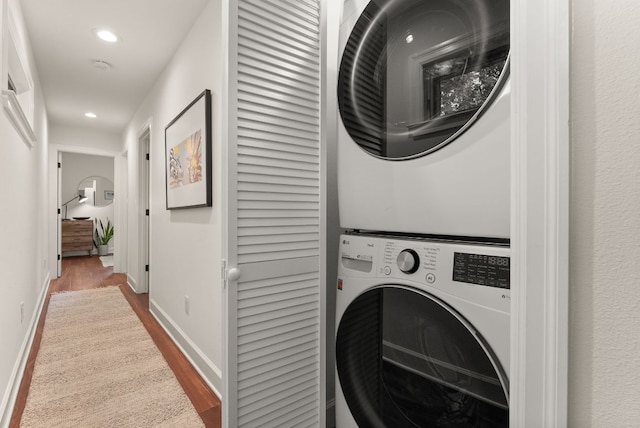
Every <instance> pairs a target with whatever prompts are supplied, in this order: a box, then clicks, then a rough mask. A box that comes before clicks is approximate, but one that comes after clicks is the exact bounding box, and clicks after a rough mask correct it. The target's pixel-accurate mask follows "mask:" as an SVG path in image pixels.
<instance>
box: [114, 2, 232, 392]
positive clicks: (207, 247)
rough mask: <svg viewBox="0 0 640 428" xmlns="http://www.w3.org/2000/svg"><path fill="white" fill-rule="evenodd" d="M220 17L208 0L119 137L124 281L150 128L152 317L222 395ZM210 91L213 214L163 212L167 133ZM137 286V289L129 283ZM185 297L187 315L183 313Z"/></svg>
mask: <svg viewBox="0 0 640 428" xmlns="http://www.w3.org/2000/svg"><path fill="white" fill-rule="evenodd" d="M220 28H221V10H220V2H219V1H217V0H212V1H210V2H209V3H208V5H207V6H205V8H204V10H203V12H202V13H201V15H200V17H199V19H198V20H197V22H195V23H194V25H193V26H192V30H191V32H190V33H189V35H188V36H187V37H186V39H185V40H184V42H183V43H182V45H181V46H180V47H179V48H178V50H177V52H176V54H175V56H174V58H173V59H172V61H171V62H170V64H169V65H168V66H167V68H166V69H165V70H164V72H163V73H162V75H161V76H160V78H159V79H158V81H157V82H156V84H155V85H154V87H153V89H152V90H151V92H150V93H149V94H148V95H147V97H146V98H145V100H144V102H143V103H142V105H141V106H140V108H139V109H138V111H137V112H136V114H135V116H134V118H133V119H132V121H131V122H130V124H129V126H128V127H127V130H126V132H125V141H126V147H125V150H126V152H127V159H128V163H129V166H128V175H129V188H128V193H129V200H128V204H127V205H128V210H129V219H128V231H129V236H128V246H129V248H128V250H129V259H128V266H129V269H128V274H129V276H130V281H131V282H133V283H135V282H137V281H139V276H140V275H141V274H142V269H141V262H140V261H139V260H138V254H139V247H138V245H139V239H138V236H139V235H138V233H139V216H140V215H141V208H140V200H139V193H140V192H139V185H138V182H139V180H138V176H139V173H138V170H139V157H140V151H139V149H138V147H137V142H138V136H139V133H140V132H141V130H142V129H143V127H144V126H145V123H150V124H151V150H150V152H151V153H150V170H151V177H150V178H151V182H150V193H151V205H150V215H151V218H150V223H151V226H150V228H151V230H150V247H151V248H150V274H149V289H150V291H149V296H150V305H151V309H152V312H153V313H154V315H155V316H156V317H157V318H158V319H159V320H160V322H161V323H162V324H163V325H164V326H165V328H166V329H167V330H169V332H170V333H171V334H172V335H173V336H174V338H175V339H176V340H177V341H178V343H179V344H180V345H181V346H182V347H183V349H184V350H185V352H186V354H187V356H188V357H189V358H191V359H192V360H193V362H194V363H195V365H196V367H197V368H198V369H199V370H200V371H201V372H202V374H203V375H204V377H205V378H206V380H207V381H208V382H209V383H210V384H212V386H213V387H214V388H215V389H216V390H217V391H221V389H222V388H221V376H222V351H223V349H222V329H221V327H222V314H221V311H222V295H221V281H220V249H221V242H220V236H221V213H222V211H221V205H220V204H221V202H220V201H221V198H220V193H221V176H220V170H221V164H220V144H221V141H220V112H221V108H222V106H221V104H220V97H219V94H220V93H221V81H222V76H221V71H222V57H221V55H222V54H221V33H220ZM206 88H207V89H211V90H212V93H213V96H212V110H213V122H212V124H213V125H212V128H213V131H212V135H213V151H212V154H213V207H211V208H193V209H184V210H172V211H168V210H167V209H166V197H165V157H164V153H165V142H164V128H165V126H166V125H167V124H168V123H169V122H170V121H171V120H172V119H173V118H174V117H175V116H176V115H177V114H178V113H180V111H182V109H184V108H185V107H186V106H187V105H188V104H189V103H190V102H191V101H192V100H193V99H194V98H195V97H196V96H198V95H199V94H200V93H201V92H202V91H203V90H204V89H206ZM132 285H135V284H132ZM185 296H189V300H190V311H189V314H186V311H185Z"/></svg>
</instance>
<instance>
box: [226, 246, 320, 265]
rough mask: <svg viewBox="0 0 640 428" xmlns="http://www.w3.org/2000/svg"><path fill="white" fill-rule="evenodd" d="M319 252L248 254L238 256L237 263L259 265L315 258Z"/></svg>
mask: <svg viewBox="0 0 640 428" xmlns="http://www.w3.org/2000/svg"><path fill="white" fill-rule="evenodd" d="M318 254H320V252H319V251H318V249H317V248H310V249H307V250H290V251H272V252H268V253H265V252H263V253H248V254H240V255H238V263H239V264H245V263H260V262H268V261H280V260H287V259H292V258H295V257H317V256H318Z"/></svg>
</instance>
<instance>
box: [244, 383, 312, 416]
mask: <svg viewBox="0 0 640 428" xmlns="http://www.w3.org/2000/svg"><path fill="white" fill-rule="evenodd" d="M314 387H315V384H314V382H313V380H306V381H303V382H300V383H298V384H293V385H291V386H289V387H288V388H284V389H280V388H278V389H275V390H273V391H272V393H271V394H268V395H263V394H255V395H250V396H248V397H246V399H243V398H241V399H240V405H241V406H243V404H244V403H245V402H246V403H247V404H246V405H244V406H243V409H244V411H245V412H246V414H250V413H254V412H258V411H259V410H263V409H265V408H267V410H271V408H272V407H273V406H274V405H278V403H282V402H286V401H290V399H291V398H292V397H296V396H298V395H300V394H304V393H305V392H306V391H307V390H308V389H309V388H314ZM257 398H260V399H259V400H257Z"/></svg>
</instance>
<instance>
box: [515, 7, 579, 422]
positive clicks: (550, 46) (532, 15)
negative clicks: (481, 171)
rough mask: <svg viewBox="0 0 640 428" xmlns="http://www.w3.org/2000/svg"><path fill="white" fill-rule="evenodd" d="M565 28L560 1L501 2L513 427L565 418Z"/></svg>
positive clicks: (567, 28) (567, 154)
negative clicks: (505, 38)
mask: <svg viewBox="0 0 640 428" xmlns="http://www.w3.org/2000/svg"><path fill="white" fill-rule="evenodd" d="M570 30H571V16H570V2H569V0H538V1H531V0H512V1H511V79H512V91H513V93H512V97H511V100H512V101H511V111H512V122H511V123H512V129H511V136H512V140H511V249H512V265H511V266H512V271H511V284H513V287H512V289H511V314H512V316H511V367H510V379H511V391H510V426H514V427H539V426H544V427H563V426H566V425H567V421H568V414H567V390H568V341H569V339H568V329H569V328H568V327H569V299H568V297H569V167H570V152H569V145H570V128H569V126H570V122H569V121H570V98H569V96H570V93H569V66H570V57H569V51H570ZM531 64H535V67H532V66H531Z"/></svg>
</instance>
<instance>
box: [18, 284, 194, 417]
mask: <svg viewBox="0 0 640 428" xmlns="http://www.w3.org/2000/svg"><path fill="white" fill-rule="evenodd" d="M20 426H22V427H202V426H204V425H203V423H202V420H201V419H200V417H199V416H198V414H197V413H196V410H195V409H194V408H193V405H192V404H191V402H190V401H189V398H188V397H187V396H186V395H185V393H184V391H183V390H182V388H181V387H180V384H179V383H178V380H177V379H176V378H175V376H174V374H173V372H172V371H171V369H170V368H169V366H168V365H167V362H166V361H165V360H164V358H163V357H162V354H160V351H159V350H158V348H156V346H155V344H154V343H153V340H152V339H151V337H150V336H149V334H148V333H147V331H146V329H145V328H144V326H143V325H142V323H141V322H140V320H139V319H138V316H137V315H136V314H135V312H133V309H131V307H130V306H129V303H128V302H127V300H126V299H125V297H124V296H123V295H122V293H121V292H120V289H119V288H118V287H117V286H116V287H105V288H98V289H93V290H83V291H73V292H65V293H58V294H53V295H52V296H51V301H50V303H49V309H48V311H47V317H46V321H45V326H44V331H43V335H42V342H41V345H40V351H39V352H38V356H37V358H36V364H35V368H34V373H33V379H32V381H31V388H30V390H29V395H28V397H27V403H26V407H25V410H24V413H23V416H22V422H21V425H20Z"/></svg>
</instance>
